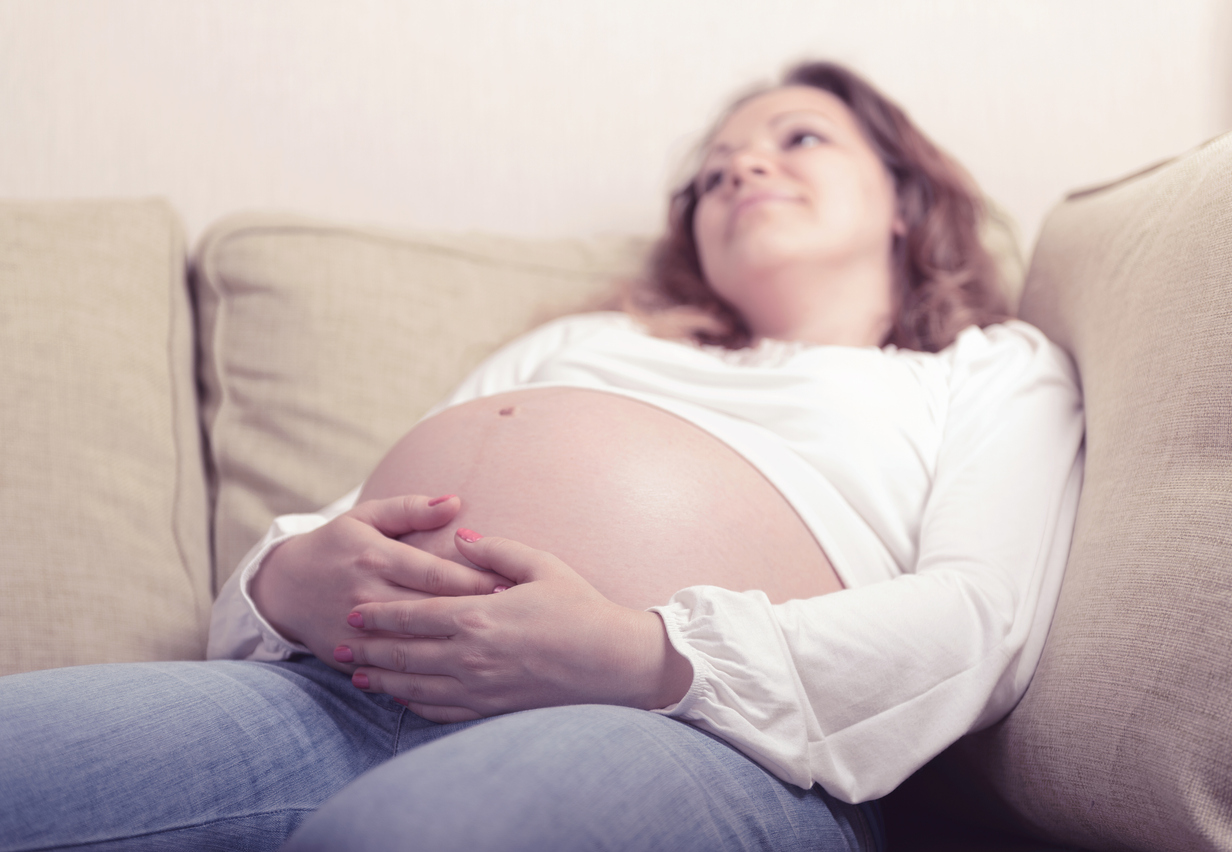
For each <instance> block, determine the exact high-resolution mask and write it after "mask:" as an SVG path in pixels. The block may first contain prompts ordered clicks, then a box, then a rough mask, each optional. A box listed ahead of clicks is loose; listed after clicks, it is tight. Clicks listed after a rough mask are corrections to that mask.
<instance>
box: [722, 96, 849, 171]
mask: <svg viewBox="0 0 1232 852" xmlns="http://www.w3.org/2000/svg"><path fill="white" fill-rule="evenodd" d="M805 115H807V116H810V117H813V118H820V119H822V120H823V121H825V122H826V123H827V124H830V125H831V126H836V125H835V122H834V119H832V118H831V117H830V116H828V115H826V114H825V113H823V112H819V111H818V110H815V109H793V110H789V111H787V112H780V113H777V114H775V115H774V116H773V117H772V118H771V119H770V126H771V127H775V128H777V127H779V126H780V125H783V124H787V123H789V122H791V121H792V120H794V119H796V118H798V117H800V116H805ZM731 150H732V147H731V146H730V145H725V144H719V145H715V146H714V147H710V148H706V150H705V151H704V156H703V158H702V160H703V162H705V160H708V159H710V156H711V155H712V154H727V153H730V152H731Z"/></svg>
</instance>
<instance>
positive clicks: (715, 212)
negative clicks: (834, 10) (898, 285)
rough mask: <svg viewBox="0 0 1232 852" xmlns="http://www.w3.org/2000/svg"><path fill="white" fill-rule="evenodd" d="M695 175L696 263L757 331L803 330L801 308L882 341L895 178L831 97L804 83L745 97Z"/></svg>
mask: <svg viewBox="0 0 1232 852" xmlns="http://www.w3.org/2000/svg"><path fill="white" fill-rule="evenodd" d="M697 180H698V187H697V188H698V192H699V193H700V195H699V200H698V204H697V210H696V214H695V216H694V222H693V230H694V236H695V238H696V241H697V247H698V253H699V255H700V258H701V264H702V271H703V273H704V275H705V276H706V280H707V281H708V282H709V284H710V286H711V287H713V288H714V290H715V292H716V293H718V294H719V295H720V296H721V297H723V298H724V299H725V300H726V301H727V302H728V303H729V304H731V305H732V306H733V307H734V308H736V309H737V310H738V311H740V313H741V314H742V315H743V316H744V318H745V320H746V321H747V322H748V323H749V325H750V327H751V329H752V331H753V333H754V334H755V335H757V336H772V337H795V338H801V339H808V335H807V334H806V333H804V332H801V331H800V323H801V321H802V319H807V317H805V316H804V315H806V314H822V313H824V314H828V315H829V316H830V317H831V318H832V321H833V318H834V317H854V319H846V320H844V322H845V323H847V324H848V325H852V324H854V325H860V324H861V323H871V324H872V325H874V326H876V328H877V329H878V331H877V333H878V334H880V335H881V337H882V338H884V334H885V333H886V332H888V325H887V323H889V322H890V321H891V320H890V319H889V318H890V317H891V316H892V314H893V308H894V305H893V303H894V287H893V274H892V272H891V269H892V266H891V247H892V245H893V239H894V235H895V234H896V233H902V230H903V226H902V222H901V219H900V218H899V216H898V213H897V199H896V196H895V188H894V181H893V178H892V177H891V175H890V174H889V172H888V170H887V169H886V167H885V165H884V164H883V163H882V162H881V159H880V158H879V157H878V156H877V154H876V152H874V151H873V149H872V147H871V146H870V145H869V143H868V140H867V139H866V138H865V137H864V133H863V131H862V130H861V129H860V127H859V125H858V124H857V123H856V119H855V116H854V115H853V114H852V112H851V110H850V109H848V107H847V105H846V104H844V103H843V102H842V101H841V100H840V99H839V98H837V97H835V96H834V95H832V94H830V93H829V92H826V91H822V90H821V89H815V88H812V87H809V86H786V87H783V88H780V89H773V90H771V91H769V92H766V93H765V94H762V95H758V96H756V97H754V98H752V99H751V100H749V101H748V102H746V103H744V104H742V105H741V106H740V107H738V108H737V109H736V111H735V112H733V113H732V114H731V116H730V117H728V119H727V120H726V121H725V122H723V124H722V125H721V126H720V127H719V128H718V130H717V131H716V132H715V134H714V136H713V137H712V139H711V140H710V143H709V145H707V147H706V152H705V159H704V160H703V164H702V169H701V171H700V172H699V176H698V178H697ZM860 333H861V335H863V337H868V336H869V334H868V333H866V332H865V331H861V332H860ZM822 336H825V335H822ZM814 337H816V335H814ZM863 337H862V338H861V340H863ZM835 342H838V341H835ZM863 342H867V343H873V344H876V343H880V342H881V341H880V339H878V340H864V341H863Z"/></svg>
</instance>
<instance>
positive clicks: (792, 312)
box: [746, 262, 895, 346]
mask: <svg viewBox="0 0 1232 852" xmlns="http://www.w3.org/2000/svg"><path fill="white" fill-rule="evenodd" d="M758 279H759V281H758V287H757V290H758V293H759V294H760V296H761V298H759V299H758V301H757V304H755V305H753V306H751V307H750V308H749V309H748V310H747V311H746V318H747V319H748V322H749V325H750V327H751V328H752V329H753V335H754V338H755V339H761V338H766V337H770V338H775V339H778V340H799V341H803V342H805V343H817V344H826V345H835V346H880V345H881V344H882V343H884V342H885V339H886V337H887V336H888V335H889V333H890V330H891V329H892V328H893V324H894V317H893V313H892V310H887V308H886V306H887V305H892V304H893V303H894V301H895V300H894V298H893V296H894V288H893V275H892V273H891V271H890V267H889V263H888V262H866V263H853V264H846V265H843V266H840V267H829V268H826V269H818V268H817V267H814V266H808V267H800V266H794V265H793V266H785V267H782V268H778V269H772V270H762V271H761V273H760V274H759V276H758Z"/></svg>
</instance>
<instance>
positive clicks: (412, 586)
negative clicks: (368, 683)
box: [249, 496, 513, 672]
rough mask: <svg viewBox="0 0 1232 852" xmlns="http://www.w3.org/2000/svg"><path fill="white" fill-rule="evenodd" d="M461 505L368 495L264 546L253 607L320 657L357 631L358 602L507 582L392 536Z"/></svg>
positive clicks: (439, 520) (426, 525)
mask: <svg viewBox="0 0 1232 852" xmlns="http://www.w3.org/2000/svg"><path fill="white" fill-rule="evenodd" d="M461 506H462V501H461V500H459V499H458V498H457V497H454V496H450V497H448V498H443V499H442V498H437V499H435V500H430V499H429V498H427V497H421V496H401V497H389V498H386V499H382V500H369V501H367V502H364V503H360V504H359V505H358V506H356V507H355V508H354V509H351V510H350V511H349V512H346V513H345V514H342V515H339V516H338V517H336V518H334V519H333V520H332V521H330V522H329V523H327V524H325V525H324V526H322V527H320V528H318V529H316V530H313V531H312V532H310V533H304V534H303V535H298V536H295V537H294V538H289V539H287V540H286V541H284V542H283V543H282V544H280V545H278V546H277V547H276V548H274V550H273V551H271V552H270V553H269V554H268V555H267V556H266V557H265V559H264V560H263V561H262V563H261V568H260V569H259V570H258V571H257V573H256V575H255V576H254V577H253V581H252V586H251V588H250V590H249V591H250V594H251V595H252V599H253V602H254V603H255V604H256V607H257V610H258V611H259V612H260V613H261V615H263V616H264V617H265V619H266V620H267V621H269V623H270V624H271V625H272V626H273V627H274V629H275V630H277V631H278V632H279V633H281V634H282V635H283V637H284V638H286V639H289V640H291V641H293V642H298V643H299V644H301V645H305V646H307V647H308V649H309V650H310V651H312V653H313V654H315V655H316V656H317V658H318V659H320V660H321V661H322V662H325V663H327V664H328V665H331V666H333V667H334V668H336V669H339V670H340V671H345V672H350V671H351V670H352V669H354V668H355V666H354V665H349V664H342V663H338V662H335V661H334V655H333V653H334V648H335V647H337V646H338V645H339V644H344V643H345V640H347V639H350V638H351V637H353V636H357V635H362V634H361V632H360V631H356V630H352V629H351V628H349V627H347V623H346V618H347V615H348V614H349V613H350V612H351V611H352V610H354V608H355V607H356V606H357V605H358V604H361V603H373V602H378V601H406V600H419V599H421V598H427V597H435V596H439V595H450V596H457V595H486V594H490V593H491V592H492V591H493V590H495V588H496V587H497V586H498V585H499V586H510V585H513V584H512V583H510V582H509V581H508V580H506V579H505V578H503V577H501V576H500V575H499V574H494V573H492V572H490V571H480V570H477V569H475V568H470V567H468V566H466V565H461V564H459V563H457V562H452V561H450V560H448V559H442V558H441V557H439V556H434V555H432V554H430V553H427V552H425V551H423V550H420V549H418V548H415V547H412V546H411V545H409V544H404V543H403V542H401V541H399V540H398V538H397V537H398V536H401V535H406V534H407V533H411V532H417V531H423V530H432V529H437V528H438V527H441V526H444V525H445V524H447V523H449V522H450V521H451V520H452V519H453V518H454V516H456V515H457V514H458V510H459V509H460V508H461Z"/></svg>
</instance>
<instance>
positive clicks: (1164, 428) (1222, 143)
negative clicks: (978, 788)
mask: <svg viewBox="0 0 1232 852" xmlns="http://www.w3.org/2000/svg"><path fill="white" fill-rule="evenodd" d="M1021 313H1022V316H1023V318H1024V319H1026V320H1028V321H1030V322H1033V323H1035V324H1036V325H1038V326H1039V327H1040V328H1041V329H1043V330H1044V331H1045V332H1046V333H1047V334H1048V335H1049V336H1050V337H1052V338H1053V339H1054V340H1056V341H1057V342H1058V343H1060V344H1061V345H1062V346H1064V347H1065V348H1066V349H1067V350H1068V351H1069V352H1070V353H1071V354H1072V355H1073V357H1074V360H1075V362H1076V364H1077V367H1078V371H1079V374H1080V376H1081V379H1082V384H1083V391H1084V396H1085V400H1086V415H1087V461H1086V478H1085V481H1084V486H1083V493H1082V500H1081V504H1080V507H1079V512H1078V520H1077V527H1076V530H1075V533H1074V541H1073V545H1072V549H1071V554H1070V560H1069V564H1068V568H1067V572H1066V577H1065V581H1064V585H1063V587H1062V591H1061V598H1060V604H1059V606H1058V609H1057V612H1056V615H1055V618H1054V620H1053V624H1052V629H1051V632H1050V633H1049V636H1048V641H1047V645H1046V647H1045V649H1044V654H1043V658H1042V660H1041V662H1040V666H1039V669H1038V671H1037V672H1036V674H1035V678H1034V680H1033V681H1032V682H1031V686H1030V688H1029V689H1028V691H1027V693H1026V696H1025V697H1024V698H1023V700H1022V702H1021V703H1020V704H1019V706H1018V707H1017V708H1016V709H1015V710H1014V712H1013V713H1012V714H1011V715H1010V716H1009V717H1008V718H1007V719H1006V720H1004V721H1003V722H1001V723H1000V724H998V725H996V726H994V727H992V728H991V729H989V730H987V731H984V732H982V733H980V734H978V735H976V736H973V737H969V738H967V739H966V740H965V741H963V742H962V743H960V744H959V746H958V747H957V749H956V753H957V754H958V755H959V756H960V757H961V758H962V761H963V763H965V765H966V766H967V767H968V768H969V769H970V770H972V771H974V773H975V776H976V778H977V779H978V780H979V782H980V783H981V784H982V785H985V786H986V788H988V789H991V790H992V791H993V792H995V794H996V795H997V796H998V797H1000V799H1001V800H1002V801H1003V802H1004V803H1006V804H1007V805H1008V806H1009V807H1010V809H1011V810H1012V811H1013V813H1014V814H1015V815H1016V817H1017V819H1018V820H1019V821H1020V822H1021V823H1022V824H1023V825H1025V826H1027V827H1029V828H1030V829H1031V830H1032V831H1033V832H1034V833H1036V834H1038V835H1039V836H1041V837H1044V838H1047V839H1050V840H1052V841H1055V842H1062V843H1068V844H1073V845H1078V846H1083V847H1089V848H1092V849H1135V850H1143V852H1146V850H1151V852H1167V851H1168V850H1177V852H1180V850H1186V852H1197V850H1216V849H1219V850H1229V849H1232V769H1230V767H1232V134H1229V135H1225V136H1222V137H1219V138H1217V139H1215V140H1213V141H1211V142H1210V143H1208V144H1207V145H1205V146H1203V147H1201V148H1199V149H1197V150H1195V151H1193V152H1191V153H1189V154H1188V155H1186V156H1183V157H1180V158H1178V159H1176V160H1174V161H1172V162H1169V163H1166V164H1163V165H1161V166H1159V167H1157V168H1154V169H1151V170H1148V171H1146V172H1143V173H1140V174H1137V175H1134V176H1131V177H1129V178H1126V179H1125V180H1122V181H1120V182H1117V183H1114V184H1111V185H1108V186H1102V187H1098V188H1095V189H1091V190H1087V191H1083V192H1077V193H1074V194H1072V195H1071V196H1070V197H1069V198H1068V199H1067V200H1066V201H1065V202H1064V203H1062V204H1061V205H1060V206H1059V207H1057V208H1056V209H1055V210H1054V212H1053V213H1052V214H1051V216H1050V217H1049V219H1048V220H1047V222H1046V224H1045V226H1044V230H1043V234H1042V236H1041V238H1040V241H1039V244H1038V246H1037V249H1036V252H1035V255H1034V257H1033V259H1032V263H1031V268H1030V272H1029V274H1028V278H1027V284H1026V287H1025V290H1024V295H1023V301H1022V307H1021Z"/></svg>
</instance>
